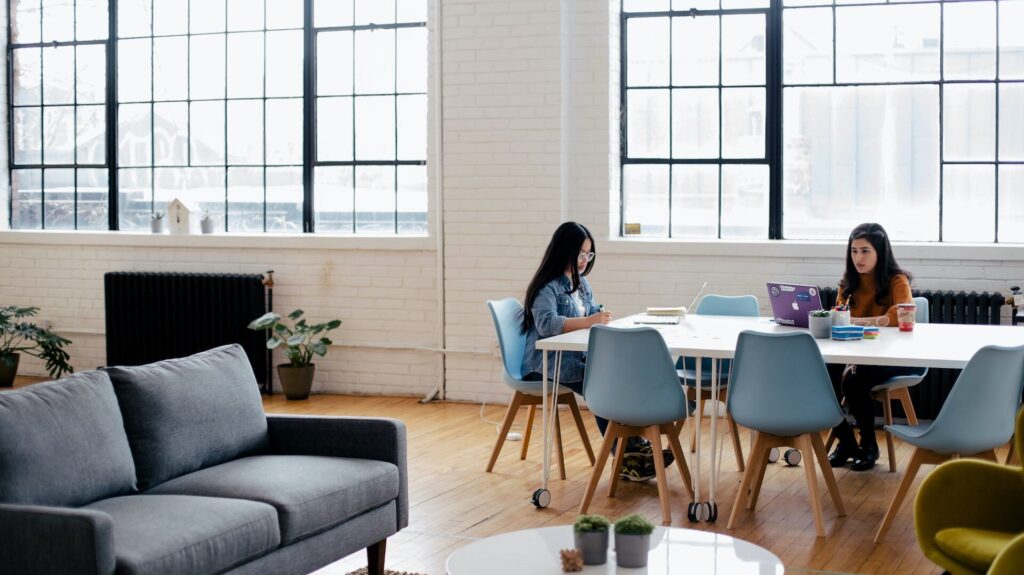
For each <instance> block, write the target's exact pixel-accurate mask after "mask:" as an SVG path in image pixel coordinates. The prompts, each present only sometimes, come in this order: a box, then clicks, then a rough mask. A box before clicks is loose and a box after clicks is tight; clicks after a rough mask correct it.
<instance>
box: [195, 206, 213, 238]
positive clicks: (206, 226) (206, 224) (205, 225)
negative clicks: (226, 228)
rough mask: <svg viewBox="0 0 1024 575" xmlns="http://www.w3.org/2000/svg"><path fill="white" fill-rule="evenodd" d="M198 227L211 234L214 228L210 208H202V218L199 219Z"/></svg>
mask: <svg viewBox="0 0 1024 575" xmlns="http://www.w3.org/2000/svg"><path fill="white" fill-rule="evenodd" d="M199 228H200V230H202V232H203V233H204V234H212V233H213V232H214V231H215V230H216V228H215V226H214V219H213V216H211V215H210V210H203V219H201V220H199Z"/></svg>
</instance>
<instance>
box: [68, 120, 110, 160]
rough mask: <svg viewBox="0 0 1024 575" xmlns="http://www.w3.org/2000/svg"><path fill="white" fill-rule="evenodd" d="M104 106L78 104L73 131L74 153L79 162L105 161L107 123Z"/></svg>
mask: <svg viewBox="0 0 1024 575" xmlns="http://www.w3.org/2000/svg"><path fill="white" fill-rule="evenodd" d="M106 116H107V114H106V108H105V107H104V106H79V107H78V118H77V121H76V124H77V128H76V133H75V150H76V151H75V153H76V154H77V155H78V163H79V164H102V163H104V162H106V161H107V153H106V152H107V124H106V120H107V118H106Z"/></svg>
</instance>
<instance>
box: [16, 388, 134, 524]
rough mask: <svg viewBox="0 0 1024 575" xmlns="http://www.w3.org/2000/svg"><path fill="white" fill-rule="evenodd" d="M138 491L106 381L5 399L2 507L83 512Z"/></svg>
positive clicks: (20, 393)
mask: <svg viewBox="0 0 1024 575" xmlns="http://www.w3.org/2000/svg"><path fill="white" fill-rule="evenodd" d="M133 491H135V464H134V463H133V462H132V453H131V450H130V449H129V448H128V439H127V437H125V432H124V424H123V422H122V421H121V412H120V410H119V409H118V406H117V398H116V397H115V396H114V389H113V387H112V386H111V385H110V379H109V378H108V377H107V374H105V373H103V372H99V371H90V372H86V373H79V374H75V375H71V376H69V377H66V378H64V379H60V380H57V381H53V382H49V383H39V384H36V385H31V386H28V387H25V388H22V389H17V390H14V391H5V392H0V502H2V503H22V504H35V505H54V506H78V505H83V504H85V503H89V502H90V501H95V500H97V499H102V498H104V497H112V496H115V495H123V494H127V493H131V492H133Z"/></svg>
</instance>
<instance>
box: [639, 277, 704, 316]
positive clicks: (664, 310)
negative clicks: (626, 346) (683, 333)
mask: <svg viewBox="0 0 1024 575" xmlns="http://www.w3.org/2000/svg"><path fill="white" fill-rule="evenodd" d="M706 287H708V282H704V285H702V286H700V289H699V290H697V295H695V296H693V301H691V302H690V305H689V306H688V307H681V308H669V307H649V308H647V311H646V312H645V313H644V314H643V315H641V316H640V317H638V318H637V319H635V320H633V323H643V324H648V325H676V324H678V323H679V320H680V319H681V318H685V317H686V314H687V313H689V311H690V310H691V309H693V304H695V303H697V298H699V297H700V294H702V293H704V288H706Z"/></svg>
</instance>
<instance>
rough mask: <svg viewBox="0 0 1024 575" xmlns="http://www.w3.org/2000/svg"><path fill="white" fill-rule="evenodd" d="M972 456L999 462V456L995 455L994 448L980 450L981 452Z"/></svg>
mask: <svg viewBox="0 0 1024 575" xmlns="http://www.w3.org/2000/svg"><path fill="white" fill-rule="evenodd" d="M974 457H977V458H978V459H984V460H986V461H991V462H992V463H999V457H997V456H996V450H995V449H989V450H988V451H982V452H981V453H979V454H977V455H975V456H974Z"/></svg>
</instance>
